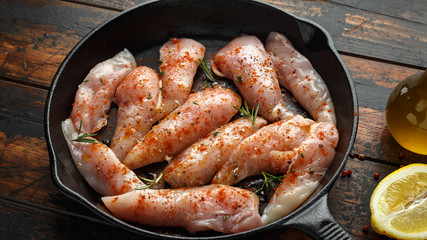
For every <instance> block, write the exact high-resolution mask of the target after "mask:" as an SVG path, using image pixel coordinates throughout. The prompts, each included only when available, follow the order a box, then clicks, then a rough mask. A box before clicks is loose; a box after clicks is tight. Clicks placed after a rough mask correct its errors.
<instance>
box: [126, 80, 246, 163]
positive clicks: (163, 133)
mask: <svg viewBox="0 0 427 240" xmlns="http://www.w3.org/2000/svg"><path fill="white" fill-rule="evenodd" d="M241 101H242V100H241V98H240V96H239V95H238V94H237V93H235V92H233V91H231V90H229V89H225V88H223V87H220V86H216V87H214V88H206V89H204V90H202V91H199V92H197V93H193V94H190V96H189V97H188V99H187V101H186V102H185V103H184V104H183V105H182V106H180V107H178V108H177V109H175V111H173V112H172V113H170V114H169V115H168V116H166V117H165V118H164V119H162V120H161V121H160V122H159V123H158V124H157V125H155V126H154V127H153V128H152V129H151V130H150V131H149V132H148V133H147V134H146V135H145V137H144V138H143V139H141V140H140V141H139V142H138V143H137V144H136V145H135V146H134V147H133V148H132V150H130V152H129V153H128V155H127V156H126V158H125V159H124V161H123V163H124V164H125V165H126V166H128V167H129V168H131V169H136V168H140V167H143V166H146V165H148V164H151V163H155V162H161V161H164V160H166V159H167V158H170V157H172V156H174V155H176V154H178V153H180V152H182V151H183V150H184V149H186V148H187V147H189V146H190V145H191V144H193V143H194V142H196V141H197V140H199V139H200V138H203V137H206V136H207V135H208V134H209V133H210V132H212V131H213V130H215V129H216V128H218V127H219V126H222V125H224V124H226V123H228V122H229V121H230V120H231V118H232V117H233V116H234V115H235V114H236V113H237V110H236V109H235V107H237V108H239V107H240V105H241Z"/></svg>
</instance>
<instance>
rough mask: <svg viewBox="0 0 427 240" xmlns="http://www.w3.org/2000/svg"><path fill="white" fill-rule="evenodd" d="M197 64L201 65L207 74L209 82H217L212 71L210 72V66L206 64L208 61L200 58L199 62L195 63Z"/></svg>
mask: <svg viewBox="0 0 427 240" xmlns="http://www.w3.org/2000/svg"><path fill="white" fill-rule="evenodd" d="M195 62H196V63H197V64H199V66H200V67H201V68H202V70H203V72H205V74H206V76H207V77H208V79H209V80H211V81H212V82H215V79H214V77H213V75H212V73H211V71H210V70H209V67H208V65H207V64H206V59H205V57H203V59H200V58H199V62H197V61H195Z"/></svg>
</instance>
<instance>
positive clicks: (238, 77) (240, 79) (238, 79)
mask: <svg viewBox="0 0 427 240" xmlns="http://www.w3.org/2000/svg"><path fill="white" fill-rule="evenodd" d="M236 78H237V82H238V83H240V84H242V76H237V77H236Z"/></svg>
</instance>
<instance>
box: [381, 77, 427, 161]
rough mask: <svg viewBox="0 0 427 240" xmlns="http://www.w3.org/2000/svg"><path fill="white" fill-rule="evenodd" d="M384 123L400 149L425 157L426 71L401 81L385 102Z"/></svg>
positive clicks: (426, 122)
mask: <svg viewBox="0 0 427 240" xmlns="http://www.w3.org/2000/svg"><path fill="white" fill-rule="evenodd" d="M386 121H387V126H388V129H389V130H390V133H391V135H392V136H393V138H394V139H395V140H396V141H397V142H398V143H399V144H400V145H401V146H402V147H404V148H406V149H408V150H410V151H412V152H415V153H418V154H424V155H427V71H425V72H424V73H423V72H421V73H419V74H415V75H412V76H410V77H408V78H406V79H404V80H403V81H402V82H400V83H399V84H398V85H397V86H396V87H395V88H394V90H393V92H392V93H391V95H390V97H389V99H388V102H387V107H386Z"/></svg>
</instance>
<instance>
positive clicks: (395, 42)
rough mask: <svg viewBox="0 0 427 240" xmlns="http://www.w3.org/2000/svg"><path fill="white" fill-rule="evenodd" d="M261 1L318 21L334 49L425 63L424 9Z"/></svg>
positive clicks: (128, 1)
mask: <svg viewBox="0 0 427 240" xmlns="http://www.w3.org/2000/svg"><path fill="white" fill-rule="evenodd" d="M421 1H422V0H421ZM78 2H80V3H87V4H90V5H96V6H104V7H106V8H111V7H113V8H114V9H119V10H124V9H127V8H129V7H132V6H134V5H136V4H139V3H143V2H146V0H118V1H114V4H111V3H109V2H108V1H102V0H79V1H78ZM265 2H267V3H271V4H273V5H275V6H277V7H280V8H282V9H284V10H286V11H289V12H290V13H293V14H295V15H297V16H299V17H303V18H307V19H310V20H313V21H315V22H317V23H319V24H320V25H322V26H323V27H324V28H325V29H326V30H327V31H328V32H329V33H330V34H331V36H332V38H333V39H334V42H335V44H336V46H337V49H338V50H340V51H342V52H345V53H351V54H358V55H364V56H370V57H373V58H378V59H383V60H388V61H394V62H399V63H403V64H409V65H414V66H418V67H424V66H426V65H427V60H426V59H427V49H426V48H425V43H426V39H427V25H426V19H425V18H424V17H423V16H425V13H424V12H423V14H422V15H419V16H420V18H421V19H423V18H424V20H422V21H420V22H416V21H411V20H406V19H404V18H396V17H395V16H389V15H379V14H377V13H375V12H371V11H367V10H364V9H363V8H357V7H355V5H356V4H348V5H344V4H335V3H331V2H328V1H309V0H306V1H299V0H265ZM372 4H375V3H372ZM405 4H406V2H405ZM378 5H380V4H378ZM387 5H389V6H392V4H387ZM420 5H421V6H419V7H418V9H425V7H424V8H423V7H422V6H426V2H425V1H424V2H422V3H421V4H420ZM419 11H422V10H419ZM417 12H418V11H417ZM390 15H391V14H390ZM414 15H415V13H414ZM331 16H333V18H331Z"/></svg>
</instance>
